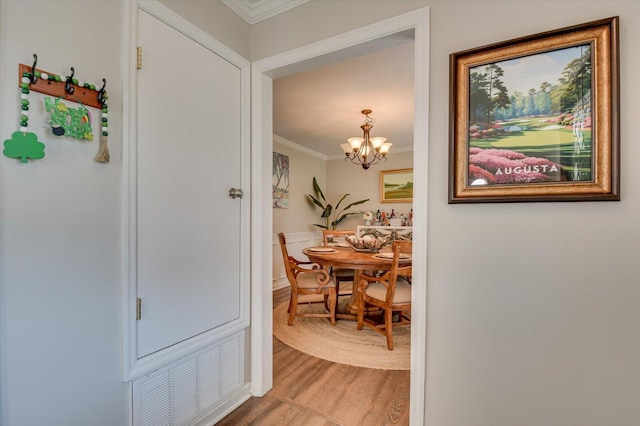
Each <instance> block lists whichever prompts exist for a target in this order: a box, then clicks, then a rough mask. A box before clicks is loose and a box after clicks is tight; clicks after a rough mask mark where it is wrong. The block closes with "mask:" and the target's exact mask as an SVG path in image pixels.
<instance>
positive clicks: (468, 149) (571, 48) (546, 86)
mask: <svg viewBox="0 0 640 426" xmlns="http://www.w3.org/2000/svg"><path fill="white" fill-rule="evenodd" d="M618 51H619V46H618V17H612V18H607V19H602V20H598V21H593V22H589V23H585V24H580V25H575V26H571V27H566V28H561V29H558V30H553V31H548V32H544V33H540V34H534V35H530V36H526V37H521V38H517V39H512V40H508V41H503V42H499V43H495V44H491V45H488V46H483V47H478V48H474V49H470V50H465V51H460V52H456V53H452V54H451V55H450V57H449V68H450V99H449V121H450V122H449V124H450V126H449V130H450V131H449V203H450V204H455V203H477V202H522V201H618V200H620V193H619V163H620V159H619V145H620V140H619V120H620V119H619V53H618Z"/></svg>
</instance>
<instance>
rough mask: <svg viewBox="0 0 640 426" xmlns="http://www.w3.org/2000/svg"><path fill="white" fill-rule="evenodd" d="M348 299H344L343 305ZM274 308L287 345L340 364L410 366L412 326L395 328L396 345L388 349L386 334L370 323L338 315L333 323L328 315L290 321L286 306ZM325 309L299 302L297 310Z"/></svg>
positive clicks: (277, 328)
mask: <svg viewBox="0 0 640 426" xmlns="http://www.w3.org/2000/svg"><path fill="white" fill-rule="evenodd" d="M344 303H345V301H343V300H341V304H342V305H344ZM288 304H289V302H285V303H282V304H280V305H278V306H276V308H275V309H274V310H273V334H274V336H275V337H277V338H278V339H279V340H280V341H282V342H283V343H284V344H286V345H287V346H290V347H292V348H294V349H297V350H299V351H300V352H304V353H306V354H308V355H311V356H314V357H317V358H322V359H326V360H328V361H332V362H337V363H340V364H348V365H353V366H356V367H367V368H376V369H381V370H409V369H410V363H411V362H410V348H411V327H410V326H403V327H395V328H394V329H393V344H394V349H393V350H392V351H390V350H389V349H387V340H386V338H385V337H384V336H383V335H381V334H378V333H376V332H375V331H373V330H372V329H370V328H369V327H367V326H364V328H363V329H362V330H358V329H357V328H356V322H355V321H351V320H344V319H339V320H338V321H337V323H336V325H335V326H332V325H331V323H330V322H329V319H328V318H301V317H299V316H297V317H296V318H295V319H294V320H293V324H292V325H290V326H288V325H287V318H288V315H289V314H287V306H288ZM303 310H306V311H309V312H310V311H317V312H322V311H323V310H324V306H323V305H322V304H305V305H302V304H299V305H298V311H303Z"/></svg>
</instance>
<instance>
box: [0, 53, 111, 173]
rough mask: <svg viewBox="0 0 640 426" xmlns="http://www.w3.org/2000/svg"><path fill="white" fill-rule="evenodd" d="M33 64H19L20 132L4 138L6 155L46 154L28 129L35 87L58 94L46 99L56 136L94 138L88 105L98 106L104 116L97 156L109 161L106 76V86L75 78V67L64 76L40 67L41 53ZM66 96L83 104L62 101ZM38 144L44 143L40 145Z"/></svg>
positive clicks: (103, 81)
mask: <svg viewBox="0 0 640 426" xmlns="http://www.w3.org/2000/svg"><path fill="white" fill-rule="evenodd" d="M33 58H34V62H33V65H32V66H28V65H24V64H19V65H18V74H19V85H20V89H21V92H22V93H21V101H20V108H21V112H22V113H21V116H20V131H19V132H15V133H13V134H12V137H11V139H7V140H5V141H4V146H5V149H4V151H3V153H4V155H5V156H7V157H9V158H20V159H21V161H22V162H25V163H26V162H27V160H28V159H29V158H32V159H40V158H43V157H44V144H43V143H42V142H38V140H37V139H38V137H37V136H36V135H35V133H30V132H28V131H27V126H28V124H29V93H30V91H31V90H33V91H36V92H40V93H44V94H46V95H50V96H54V97H55V98H56V99H55V100H52V99H51V98H45V109H46V111H47V112H49V113H50V114H51V119H50V124H51V126H52V133H53V134H54V135H56V136H62V135H64V136H71V137H74V138H76V139H80V140H86V141H92V140H93V132H92V128H91V113H90V112H89V110H88V109H87V108H86V106H90V107H94V108H98V109H100V110H101V115H100V132H101V137H100V148H99V152H98V154H97V155H96V157H95V160H96V161H97V162H99V163H108V162H109V148H108V144H107V137H108V135H109V132H108V130H109V129H108V126H109V124H108V112H109V109H108V106H107V99H108V96H107V92H106V90H105V87H106V84H107V82H106V80H105V79H102V87H101V88H100V89H96V86H95V85H93V84H89V83H84V82H81V81H79V80H78V79H76V78H74V74H75V70H74V68H73V67H71V73H70V75H68V76H65V77H61V76H59V75H55V74H52V73H49V72H45V71H43V70H41V69H37V68H36V63H37V62H38V56H37V55H35V54H34V55H33ZM62 99H65V100H68V101H72V102H76V103H78V104H80V107H79V108H71V107H69V106H67V105H66V104H64V103H63V102H61V100H62ZM38 144H41V146H40V145H38Z"/></svg>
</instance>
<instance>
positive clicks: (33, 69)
mask: <svg viewBox="0 0 640 426" xmlns="http://www.w3.org/2000/svg"><path fill="white" fill-rule="evenodd" d="M37 63H38V55H36V54H35V53H34V54H33V65H31V77H29V78H30V79H31V84H34V83H35V82H36V80H38V77H36V64H37Z"/></svg>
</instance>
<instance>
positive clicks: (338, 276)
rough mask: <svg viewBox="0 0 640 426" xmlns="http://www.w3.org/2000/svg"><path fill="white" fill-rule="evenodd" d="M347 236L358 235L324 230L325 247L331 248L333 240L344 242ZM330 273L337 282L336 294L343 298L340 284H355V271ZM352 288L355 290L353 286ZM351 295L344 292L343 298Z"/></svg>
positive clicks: (348, 231)
mask: <svg viewBox="0 0 640 426" xmlns="http://www.w3.org/2000/svg"><path fill="white" fill-rule="evenodd" d="M347 235H356V231H353V230H343V231H337V230H335V229H334V230H328V229H324V230H322V241H323V243H324V246H325V247H329V246H330V244H329V243H330V240H332V239H333V240H334V241H335V238H338V242H344V237H346V236H347ZM345 244H346V243H345ZM329 272H330V273H331V276H332V277H333V278H334V279H335V280H336V292H337V294H338V297H340V296H341V294H340V282H342V281H348V282H353V278H354V275H355V272H354V271H353V269H347V268H331V269H330V270H329ZM350 288H353V285H352V286H351V287H350ZM351 294H352V291H348V292H345V291H343V293H342V295H343V296H350V295H351Z"/></svg>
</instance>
